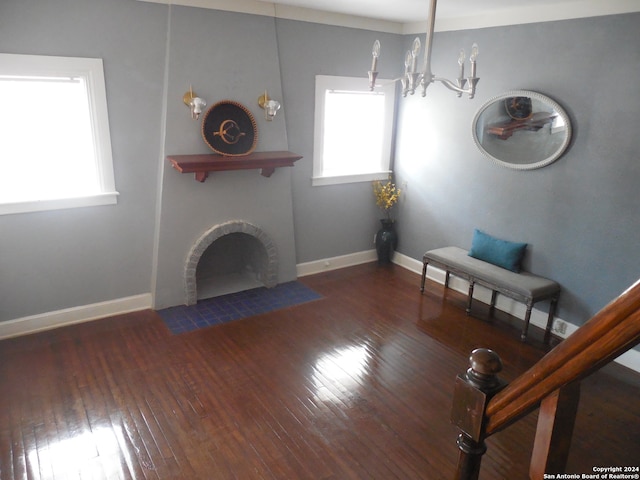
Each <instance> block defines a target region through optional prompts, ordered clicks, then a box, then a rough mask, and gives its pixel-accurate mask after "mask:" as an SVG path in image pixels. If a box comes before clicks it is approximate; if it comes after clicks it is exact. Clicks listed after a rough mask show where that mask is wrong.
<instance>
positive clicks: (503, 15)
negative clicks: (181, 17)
mask: <svg viewBox="0 0 640 480" xmlns="http://www.w3.org/2000/svg"><path fill="white" fill-rule="evenodd" d="M138 1H142V2H149V3H161V4H165V5H181V6H186V7H196V8H207V9H212V10H222V11H228V12H237V13H248V14H252V15H263V16H268V17H274V18H282V19H286V20H298V21H302V22H311V23H319V24H324V25H334V26H338V27H348V28H359V29H362V30H372V31H375V32H386V33H397V34H404V35H408V34H416V33H424V32H425V31H426V30H427V27H426V21H421V22H401V21H394V20H382V19H380V18H371V17H365V16H359V15H352V14H348V13H339V12H330V11H326V10H319V9H313V8H305V7H298V6H294V5H285V4H283V3H279V2H278V3H274V2H268V1H262V0H138ZM318 3H320V2H318ZM511 3H513V4H514V5H509V6H506V7H502V8H497V7H495V8H490V7H488V6H486V5H478V7H477V8H476V9H475V10H469V9H468V8H466V9H462V8H458V9H454V8H449V9H447V6H446V4H444V2H443V4H442V6H441V7H440V8H439V11H438V16H437V18H436V22H435V31H436V32H445V31H451V30H470V29H475V28H487V27H500V26H505V25H519V24H525V23H538V22H551V21H556V20H569V19H572V18H586V17H598V16H604V15H618V14H624V13H633V12H639V11H640V2H638V0H607V1H604V0H573V1H571V2H561V3H556V2H546V4H545V3H536V4H535V5H515V2H511ZM425 8H426V7H425ZM421 13H424V15H425V16H426V11H425V12H421ZM420 16H421V17H422V15H420Z"/></svg>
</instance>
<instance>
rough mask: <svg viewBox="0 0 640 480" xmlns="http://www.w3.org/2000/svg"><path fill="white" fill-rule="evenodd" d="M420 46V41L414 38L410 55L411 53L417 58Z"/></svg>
mask: <svg viewBox="0 0 640 480" xmlns="http://www.w3.org/2000/svg"><path fill="white" fill-rule="evenodd" d="M421 46H422V44H421V43H420V39H419V38H418V37H416V38H415V39H414V40H413V45H412V46H411V53H413V55H414V56H416V57H417V56H418V55H419V54H420V47H421Z"/></svg>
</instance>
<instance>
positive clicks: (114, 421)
mask: <svg viewBox="0 0 640 480" xmlns="http://www.w3.org/2000/svg"><path fill="white" fill-rule="evenodd" d="M301 281H302V282H303V283H304V284H306V285H307V286H309V287H311V288H313V289H314V290H316V291H317V292H318V293H320V294H322V295H323V296H324V298H322V299H320V300H317V301H314V302H310V303H306V304H303V305H299V306H296V307H291V308H287V309H284V310H280V311H276V312H273V313H269V314H264V315H260V316H256V317H251V318H247V319H244V320H239V321H236V322H232V323H228V324H225V325H221V326H216V327H209V328H206V329H202V330H198V331H195V332H191V333H187V334H183V335H177V336H176V335H172V334H170V333H169V331H168V330H167V328H166V327H165V326H164V324H163V322H162V320H161V319H160V318H159V316H158V315H157V314H155V313H154V312H152V311H145V312H139V313H134V314H128V315H121V316H117V317H113V318H109V319H104V320H100V321H95V322H90V323H85V324H81V325H76V326H72V327H67V328H60V329H57V330H53V331H50V332H44V333H40V334H35V335H30V336H25V337H21V338H15V339H9V340H4V341H2V342H0V479H2V480H8V479H112V478H113V479H243V480H244V479H263V478H264V479H384V480H387V479H435V480H437V479H451V478H452V477H453V472H454V469H455V465H456V460H457V448H456V445H455V439H456V435H457V432H456V429H455V428H454V427H452V426H451V425H450V422H449V412H450V409H451V395H452V391H453V385H454V378H455V376H456V375H457V374H458V373H461V372H463V371H464V370H465V369H466V367H467V357H468V355H469V353H470V351H471V350H472V349H473V348H475V347H480V346H482V347H488V348H492V349H494V350H496V351H497V352H498V353H499V354H500V355H501V357H502V359H503V361H504V363H505V369H504V372H503V375H502V376H503V378H505V379H507V380H511V379H513V378H515V377H516V376H517V375H518V374H519V373H521V372H523V371H524V370H525V369H526V368H528V367H529V366H531V365H532V364H533V363H535V362H536V361H537V360H538V359H539V358H540V357H541V356H542V355H544V353H545V352H544V348H543V346H542V344H541V342H540V339H541V338H542V332H540V331H539V330H537V329H535V328H534V329H533V330H532V332H531V337H532V338H531V340H530V341H529V342H528V343H526V344H523V343H521V342H520V341H519V327H518V325H516V324H515V323H514V324H512V323H513V322H512V321H511V320H510V319H509V318H508V317H507V316H506V315H500V313H499V312H498V314H497V318H496V319H495V320H494V321H492V322H489V321H487V320H486V314H487V311H488V308H486V306H483V305H482V304H480V303H476V304H475V307H474V309H475V310H474V315H475V316H476V317H479V318H475V317H467V316H466V315H465V313H464V305H465V301H464V297H463V296H462V295H460V294H458V293H456V292H453V291H451V290H448V291H446V292H444V289H443V287H442V286H441V285H438V284H436V283H433V282H427V289H426V291H425V294H424V295H420V291H419V276H418V275H416V274H413V273H411V272H408V271H406V270H404V269H402V268H400V267H397V266H389V267H378V266H377V265H375V264H367V265H362V266H358V267H353V268H347V269H343V270H339V271H334V272H327V273H324V274H320V275H315V276H311V277H305V278H302V279H301ZM639 398H640V375H638V374H636V373H634V372H631V371H630V370H628V369H625V368H624V367H620V366H619V365H613V364H612V365H610V366H607V367H605V369H604V370H602V371H600V372H598V373H596V374H595V375H593V376H592V377H589V378H588V379H586V380H585V381H584V382H583V390H582V399H581V404H580V409H579V416H578V420H577V425H576V428H575V432H574V439H573V447H572V452H571V456H570V460H569V467H568V470H567V473H578V474H582V473H591V472H592V468H593V467H594V466H630V465H638V464H639V463H640V460H639V459H640V402H639V401H638V399H639ZM536 417H537V415H536V413H533V414H531V415H529V416H528V417H526V418H525V419H523V420H522V421H520V422H519V423H517V424H516V425H514V426H512V427H510V428H508V429H507V430H505V431H503V432H500V433H498V434H497V435H495V436H494V437H492V438H490V439H489V441H488V442H487V443H488V447H489V450H488V453H487V454H486V455H485V457H484V459H483V468H482V473H481V478H482V479H516V480H517V479H525V478H527V471H528V463H529V456H530V453H531V448H532V442H533V435H534V430H535V422H536Z"/></svg>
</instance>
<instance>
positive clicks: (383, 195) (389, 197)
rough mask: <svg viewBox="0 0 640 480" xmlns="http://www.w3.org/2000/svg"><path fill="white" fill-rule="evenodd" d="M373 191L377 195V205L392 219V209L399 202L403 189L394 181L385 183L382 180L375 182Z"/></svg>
mask: <svg viewBox="0 0 640 480" xmlns="http://www.w3.org/2000/svg"><path fill="white" fill-rule="evenodd" d="M373 193H374V195H375V196H376V205H377V206H378V207H379V208H380V209H381V210H382V211H383V212H384V213H385V215H386V216H387V219H389V220H391V214H390V212H389V211H390V210H391V208H392V207H393V206H394V205H395V204H396V203H397V202H398V199H399V198H400V193H401V190H400V189H399V188H397V187H396V185H395V184H394V183H391V182H387V183H385V184H384V185H383V184H382V182H380V181H375V182H373Z"/></svg>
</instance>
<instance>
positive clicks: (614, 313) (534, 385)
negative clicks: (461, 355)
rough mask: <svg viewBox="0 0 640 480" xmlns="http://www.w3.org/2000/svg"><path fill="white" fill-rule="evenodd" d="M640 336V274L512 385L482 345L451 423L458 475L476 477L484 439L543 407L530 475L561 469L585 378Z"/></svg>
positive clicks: (461, 384)
mask: <svg viewBox="0 0 640 480" xmlns="http://www.w3.org/2000/svg"><path fill="white" fill-rule="evenodd" d="M638 343H640V280H639V281H638V282H636V283H635V284H634V285H632V286H631V287H630V288H629V289H627V290H626V291H625V292H623V293H622V294H621V295H620V296H618V297H617V298H616V299H614V300H613V301H612V302H611V303H609V304H608V305H607V306H606V307H604V308H603V309H602V310H600V312H598V313H597V314H596V315H595V316H594V317H593V318H591V319H590V320H589V321H588V322H587V323H585V324H584V325H583V326H582V327H580V328H579V329H578V330H576V332H574V333H573V334H572V335H571V336H570V337H568V338H567V339H566V340H564V341H563V342H561V343H560V344H559V345H558V346H557V347H555V348H554V349H553V350H551V351H550V352H549V353H547V354H546V355H545V356H544V357H543V358H542V359H541V360H540V361H539V362H538V363H536V364H535V365H534V366H533V367H531V368H530V369H529V370H527V371H526V372H525V373H523V374H522V375H520V376H519V377H518V378H516V379H515V380H514V381H513V382H512V383H511V384H509V385H508V386H507V385H506V383H505V382H503V381H501V380H500V379H499V377H498V376H497V374H498V373H499V372H500V371H501V369H502V362H501V360H500V357H499V356H498V355H497V354H496V353H495V352H493V351H491V350H488V349H476V350H474V351H473V352H472V353H471V356H470V358H469V369H468V370H467V372H466V373H465V374H462V375H459V376H458V377H457V378H456V385H455V390H454V397H453V409H452V414H451V420H452V422H453V423H454V424H455V425H456V426H458V428H459V429H460V432H461V433H460V435H459V436H458V441H457V443H458V447H459V449H460V454H459V458H458V468H457V471H456V476H455V480H477V479H478V476H479V473H480V464H481V459H482V455H483V454H484V453H485V451H486V446H485V442H484V440H485V439H486V438H487V437H489V436H491V435H493V434H494V433H496V432H499V431H501V430H503V429H505V428H507V427H508V426H509V425H512V424H513V423H515V422H516V421H517V420H519V419H520V418H522V417H524V416H525V415H527V414H529V413H530V412H532V411H533V410H535V409H536V408H538V406H540V412H539V415H538V427H537V430H536V438H535V441H534V447H533V453H532V456H531V464H530V468H529V478H530V479H531V480H538V479H542V478H544V473H547V472H552V471H553V472H556V473H558V472H562V471H563V470H564V468H565V466H566V461H567V458H568V454H569V447H570V439H571V434H572V431H573V426H574V423H575V417H576V413H577V409H578V401H579V397H580V383H579V382H580V380H581V379H583V378H585V377H587V376H589V375H590V374H592V373H593V372H595V371H596V370H598V369H600V368H602V367H603V366H604V365H606V364H607V363H609V362H611V361H613V360H614V359H615V358H616V357H618V356H619V355H621V354H622V353H624V352H626V351H627V350H630V349H631V348H633V347H634V346H635V345H637V344H638Z"/></svg>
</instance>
